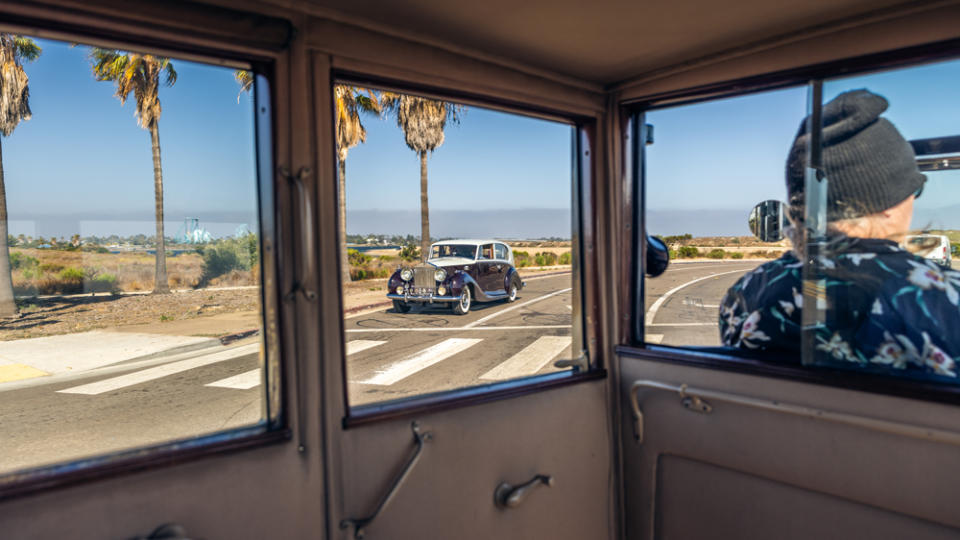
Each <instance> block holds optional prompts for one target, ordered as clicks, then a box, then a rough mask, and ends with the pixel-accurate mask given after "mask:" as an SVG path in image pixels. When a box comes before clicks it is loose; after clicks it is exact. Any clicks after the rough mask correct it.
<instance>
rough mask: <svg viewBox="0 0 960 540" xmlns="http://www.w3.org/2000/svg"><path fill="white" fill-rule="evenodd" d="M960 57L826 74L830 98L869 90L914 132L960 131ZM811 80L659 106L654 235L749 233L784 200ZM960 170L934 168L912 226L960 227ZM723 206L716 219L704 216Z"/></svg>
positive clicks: (651, 186)
mask: <svg viewBox="0 0 960 540" xmlns="http://www.w3.org/2000/svg"><path fill="white" fill-rule="evenodd" d="M958 80H960V62H957V61H952V62H944V63H937V64H931V65H924V66H919V67H912V68H909V69H900V70H892V71H887V72H881V73H874V74H870V75H864V76H857V77H849V78H839V79H833V80H829V81H826V82H825V84H824V100H825V101H829V100H831V99H833V98H834V97H836V96H837V95H838V94H840V93H842V92H845V91H849V90H855V89H859V88H866V89H868V90H870V91H872V92H874V93H877V94H880V95H882V96H884V97H886V98H887V100H888V101H889V102H890V108H889V109H888V110H887V111H886V113H884V116H885V117H886V118H888V119H889V120H890V121H891V122H893V123H894V125H896V126H897V128H898V129H899V130H900V131H901V133H903V135H904V137H906V138H907V139H915V138H928V137H936V136H945V135H956V134H960V106H958V105H957V98H956V84H955V83H954V81H958ZM806 102H807V89H806V87H805V86H804V87H798V88H791V89H785V90H778V91H774V92H764V93H760V94H753V95H748V96H742V97H737V98H732V99H724V100H719V101H712V102H708V103H702V104H694V105H689V106H682V107H674V108H670V109H662V110H654V111H651V112H650V113H649V114H648V115H647V122H648V123H650V124H653V125H654V133H655V143H654V144H653V145H652V146H649V147H647V160H648V161H647V209H648V211H650V216H648V223H650V222H652V224H653V225H652V226H651V229H652V232H655V233H660V234H681V233H684V232H690V233H692V234H697V235H710V234H714V235H729V234H743V235H746V234H750V233H749V230H748V229H747V226H746V219H747V214H748V213H749V211H750V209H751V208H752V207H753V205H755V204H756V203H758V202H760V201H762V200H766V199H777V200H785V198H786V189H785V187H784V167H785V161H786V155H787V151H788V150H789V148H790V146H791V144H792V141H793V138H794V136H795V135H796V132H797V128H798V127H799V125H800V122H801V120H802V119H803V117H804V116H805V115H806ZM957 180H960V172H957V171H950V172H937V173H931V174H928V182H927V185H926V187H925V189H924V193H923V196H922V197H921V198H920V199H918V201H917V203H916V206H915V209H916V210H915V219H914V223H913V226H914V227H915V228H922V227H928V226H930V227H934V228H938V227H945V228H960V212H957V211H956V210H957V209H951V208H950V207H951V206H953V205H957V204H960V181H957ZM706 209H711V210H714V211H717V215H716V216H712V218H711V220H710V221H705V220H703V219H695V218H698V217H700V216H698V214H700V213H701V211H702V210H706ZM954 215H956V216H957V217H953V216H954Z"/></svg>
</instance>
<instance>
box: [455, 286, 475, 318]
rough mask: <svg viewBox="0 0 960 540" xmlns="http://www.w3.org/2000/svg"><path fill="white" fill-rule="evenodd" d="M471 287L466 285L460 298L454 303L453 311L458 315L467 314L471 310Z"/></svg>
mask: <svg viewBox="0 0 960 540" xmlns="http://www.w3.org/2000/svg"><path fill="white" fill-rule="evenodd" d="M470 302H471V298H470V287H467V286H466V285H464V287H463V291H462V292H461V293H460V299H459V300H457V301H456V302H454V303H453V312H454V313H455V314H457V315H466V314H467V312H468V311H470Z"/></svg>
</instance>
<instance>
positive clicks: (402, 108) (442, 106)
mask: <svg viewBox="0 0 960 540" xmlns="http://www.w3.org/2000/svg"><path fill="white" fill-rule="evenodd" d="M382 101H383V102H384V105H385V106H386V107H387V108H389V109H391V110H393V111H394V112H395V113H396V115H397V125H398V126H400V129H402V130H403V135H404V137H405V139H406V143H407V146H408V147H409V148H410V149H411V150H413V151H414V152H416V153H417V155H418V156H419V157H420V257H421V258H422V259H423V260H424V261H426V260H427V259H428V258H429V257H430V209H429V204H428V197H427V152H433V151H434V150H436V149H437V148H439V147H440V145H442V144H443V128H444V127H445V126H446V125H447V120H449V121H451V122H453V123H455V124H459V123H460V116H461V115H462V114H463V111H464V108H463V106H462V105H456V104H453V103H448V102H446V101H438V100H435V99H429V98H424V97H418V96H409V95H405V94H390V95H385V96H384V98H383V99H382Z"/></svg>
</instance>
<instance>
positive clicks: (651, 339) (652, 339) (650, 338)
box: [644, 334, 663, 343]
mask: <svg viewBox="0 0 960 540" xmlns="http://www.w3.org/2000/svg"><path fill="white" fill-rule="evenodd" d="M644 341H646V342H647V343H661V342H663V334H647V335H646V336H644Z"/></svg>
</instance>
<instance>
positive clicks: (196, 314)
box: [0, 288, 260, 341]
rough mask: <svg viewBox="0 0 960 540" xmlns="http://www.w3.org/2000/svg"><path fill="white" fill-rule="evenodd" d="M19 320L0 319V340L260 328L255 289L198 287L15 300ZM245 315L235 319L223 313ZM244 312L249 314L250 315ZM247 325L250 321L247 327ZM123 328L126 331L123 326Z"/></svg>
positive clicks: (209, 333) (210, 332) (208, 333)
mask: <svg viewBox="0 0 960 540" xmlns="http://www.w3.org/2000/svg"><path fill="white" fill-rule="evenodd" d="M18 303H19V304H20V313H21V316H20V318H18V319H13V320H7V321H0V341H10V340H14V339H24V338H31V337H41V336H52V335H57V334H69V333H74V332H84V331H87V330H94V329H102V328H119V327H130V326H133V325H137V326H138V327H139V328H140V329H141V331H147V332H150V331H151V330H150V328H154V330H157V332H156V333H166V332H165V330H166V328H164V326H167V325H169V329H170V330H172V331H175V333H177V334H179V335H204V336H211V337H218V336H221V335H224V334H230V333H234V332H241V331H244V330H248V329H253V328H256V327H257V326H259V325H258V324H256V321H257V318H256V316H255V314H256V313H257V312H258V311H259V309H260V296H259V289H256V288H249V289H247V288H243V289H227V290H215V289H214V290H211V289H200V290H195V291H178V292H175V293H172V294H163V295H152V294H135V295H109V294H102V295H97V296H90V295H75V296H64V297H54V298H36V299H29V300H22V301H18ZM231 313H232V314H238V313H247V315H246V316H243V317H240V316H237V315H234V316H232V317H226V316H224V314H231ZM249 313H253V314H254V315H253V316H250V315H249ZM251 323H254V324H252V325H251ZM125 329H126V328H125Z"/></svg>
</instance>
